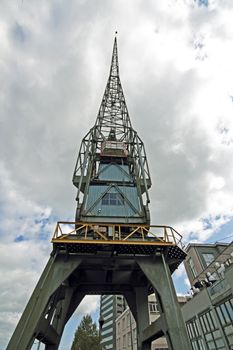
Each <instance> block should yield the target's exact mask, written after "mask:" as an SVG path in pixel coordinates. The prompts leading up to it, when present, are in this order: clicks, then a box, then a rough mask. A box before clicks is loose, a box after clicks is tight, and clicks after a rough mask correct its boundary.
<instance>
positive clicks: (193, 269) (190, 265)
mask: <svg viewBox="0 0 233 350" xmlns="http://www.w3.org/2000/svg"><path fill="white" fill-rule="evenodd" d="M188 264H189V267H190V270H191V272H192V274H193V277H194V278H195V277H197V271H196V268H195V266H194V263H193V260H192V258H189V259H188Z"/></svg>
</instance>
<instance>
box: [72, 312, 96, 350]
mask: <svg viewBox="0 0 233 350" xmlns="http://www.w3.org/2000/svg"><path fill="white" fill-rule="evenodd" d="M71 350H101V346H100V336H99V331H98V329H97V326H96V324H95V323H94V322H93V320H92V318H91V316H90V315H86V316H84V317H83V318H82V320H81V322H80V325H79V326H78V328H77V330H76V332H75V335H74V340H73V344H72V347H71Z"/></svg>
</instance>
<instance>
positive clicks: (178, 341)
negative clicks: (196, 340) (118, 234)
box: [137, 254, 191, 350]
mask: <svg viewBox="0 0 233 350" xmlns="http://www.w3.org/2000/svg"><path fill="white" fill-rule="evenodd" d="M137 262H138V265H139V266H140V268H141V270H142V271H143V272H144V274H145V276H146V277H147V279H148V281H149V282H150V283H151V285H152V286H153V288H154V290H156V291H157V293H158V294H159V297H160V298H159V299H160V300H161V304H162V305H161V309H162V311H163V316H164V318H163V322H162V325H161V328H162V330H163V333H164V335H165V336H166V339H167V342H168V345H169V349H170V350H178V349H179V350H191V345H190V343H189V340H188V336H187V332H186V329H185V324H184V321H183V317H182V314H181V310H180V306H179V303H178V301H177V297H176V293H175V288H174V285H173V282H172V278H171V273H170V270H169V266H168V264H167V263H166V261H165V258H164V256H163V254H162V255H161V256H160V257H155V258H154V261H153V259H151V258H143V259H137ZM161 321H162V319H161ZM143 334H144V338H143V339H142V342H143V344H145V347H144V345H143V347H142V349H143V350H146V349H147V346H146V344H148V343H150V342H151V340H153V339H152V338H154V339H156V334H155V335H154V337H152V336H151V335H150V336H148V337H147V336H146V335H147V332H146V331H145V332H144V333H143Z"/></svg>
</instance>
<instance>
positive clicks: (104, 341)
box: [100, 295, 125, 350]
mask: <svg viewBox="0 0 233 350" xmlns="http://www.w3.org/2000/svg"><path fill="white" fill-rule="evenodd" d="M100 310H101V311H100V312H101V317H102V319H103V321H104V323H103V326H102V328H101V332H100V335H101V346H102V349H103V350H108V349H113V350H115V349H116V346H115V344H116V323H115V320H116V318H117V317H118V316H119V315H121V314H122V313H123V311H124V310H125V300H124V297H123V296H122V295H102V296H101V298H100Z"/></svg>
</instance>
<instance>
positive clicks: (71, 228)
mask: <svg viewBox="0 0 233 350" xmlns="http://www.w3.org/2000/svg"><path fill="white" fill-rule="evenodd" d="M64 239H67V240H69V242H70V243H72V241H73V242H77V240H81V241H83V240H84V241H93V240H98V241H101V242H103V243H111V242H112V243H113V242H115V243H117V242H121V243H124V242H125V243H127V242H131V243H135V244H137V243H140V242H144V243H148V244H161V245H176V246H179V247H180V248H181V249H183V248H184V246H183V244H182V236H181V235H180V234H179V233H178V232H177V231H176V230H175V229H173V228H172V227H171V226H163V225H137V224H106V223H98V224H96V223H90V222H66V221H59V222H58V223H57V225H56V228H55V232H54V235H53V238H52V242H53V243H54V242H58V241H60V240H61V241H64Z"/></svg>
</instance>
